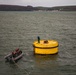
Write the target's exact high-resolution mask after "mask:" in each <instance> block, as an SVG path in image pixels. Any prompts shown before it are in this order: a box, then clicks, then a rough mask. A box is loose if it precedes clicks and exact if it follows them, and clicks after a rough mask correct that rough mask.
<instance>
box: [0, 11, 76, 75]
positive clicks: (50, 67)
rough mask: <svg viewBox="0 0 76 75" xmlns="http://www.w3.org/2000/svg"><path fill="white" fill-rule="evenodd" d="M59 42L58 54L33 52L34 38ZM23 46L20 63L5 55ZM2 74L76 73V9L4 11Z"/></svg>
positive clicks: (0, 30)
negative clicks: (10, 59) (8, 60)
mask: <svg viewBox="0 0 76 75" xmlns="http://www.w3.org/2000/svg"><path fill="white" fill-rule="evenodd" d="M37 36H40V38H41V39H50V40H51V39H53V40H57V41H58V42H59V53H58V54H57V55H43V56H42V55H33V46H32V44H33V42H34V41H35V40H37ZM16 48H20V49H21V50H22V51H23V53H24V56H23V58H22V59H21V60H19V61H18V62H17V63H16V64H10V63H6V62H5V59H4V56H5V55H7V54H8V53H10V52H11V51H13V50H15V49H16ZM0 75H76V12H46V11H45V12H12V11H11V12H6V11H5V12H3V11H0Z"/></svg>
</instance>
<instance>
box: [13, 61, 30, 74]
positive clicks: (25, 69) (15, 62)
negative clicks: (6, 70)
mask: <svg viewBox="0 0 76 75" xmlns="http://www.w3.org/2000/svg"><path fill="white" fill-rule="evenodd" d="M13 63H14V64H15V65H16V66H17V67H18V68H19V69H20V70H22V69H23V68H21V67H20V66H19V65H18V64H17V63H16V62H15V61H14V60H13ZM24 72H25V73H27V75H29V73H28V71H27V70H26V69H25V70H24Z"/></svg>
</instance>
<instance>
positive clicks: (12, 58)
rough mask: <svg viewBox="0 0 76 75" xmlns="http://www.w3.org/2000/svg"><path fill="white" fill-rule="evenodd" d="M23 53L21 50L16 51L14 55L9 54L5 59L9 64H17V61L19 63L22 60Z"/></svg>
mask: <svg viewBox="0 0 76 75" xmlns="http://www.w3.org/2000/svg"><path fill="white" fill-rule="evenodd" d="M22 56H23V53H22V51H21V50H19V49H16V50H15V51H13V52H12V53H10V54H8V55H6V56H5V59H6V61H7V62H12V63H15V62H16V61H18V60H19V59H20V58H22Z"/></svg>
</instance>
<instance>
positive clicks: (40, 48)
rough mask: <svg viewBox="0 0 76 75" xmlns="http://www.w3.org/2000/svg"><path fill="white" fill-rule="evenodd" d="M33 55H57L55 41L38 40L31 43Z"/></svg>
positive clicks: (56, 43)
mask: <svg viewBox="0 0 76 75" xmlns="http://www.w3.org/2000/svg"><path fill="white" fill-rule="evenodd" d="M33 47H34V53H35V54H56V53H58V42H57V41H55V40H39V41H35V42H34V43H33Z"/></svg>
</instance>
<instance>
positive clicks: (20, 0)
mask: <svg viewBox="0 0 76 75" xmlns="http://www.w3.org/2000/svg"><path fill="white" fill-rule="evenodd" d="M0 4H11V5H13V4H14V5H22V6H27V5H32V6H46V7H52V6H64V5H76V0H0Z"/></svg>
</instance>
